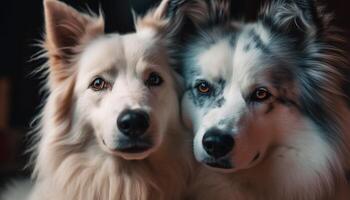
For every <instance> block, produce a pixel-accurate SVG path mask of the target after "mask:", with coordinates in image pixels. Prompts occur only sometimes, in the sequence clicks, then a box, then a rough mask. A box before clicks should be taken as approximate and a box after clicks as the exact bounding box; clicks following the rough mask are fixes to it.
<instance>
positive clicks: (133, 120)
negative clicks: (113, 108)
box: [117, 110, 149, 138]
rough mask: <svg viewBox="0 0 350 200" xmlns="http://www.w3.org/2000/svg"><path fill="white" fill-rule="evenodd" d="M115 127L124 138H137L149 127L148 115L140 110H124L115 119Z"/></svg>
mask: <svg viewBox="0 0 350 200" xmlns="http://www.w3.org/2000/svg"><path fill="white" fill-rule="evenodd" d="M117 126H118V129H119V130H120V132H122V133H123V134H124V135H125V136H127V137H131V138H138V137H140V136H142V135H144V134H145V132H146V131H147V129H148V127H149V115H148V114H147V113H146V112H145V111H142V110H124V111H123V112H122V113H121V114H120V115H119V117H118V119H117Z"/></svg>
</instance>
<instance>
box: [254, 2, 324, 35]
mask: <svg viewBox="0 0 350 200" xmlns="http://www.w3.org/2000/svg"><path fill="white" fill-rule="evenodd" d="M328 18H329V15H323V16H322V17H321V16H320V7H318V6H317V5H316V2H315V0H272V2H271V3H270V4H268V5H267V6H265V8H263V9H262V11H261V14H260V19H261V20H262V21H263V23H266V24H267V25H268V27H272V28H276V29H277V31H280V32H283V33H286V34H289V36H292V37H294V38H298V39H302V40H303V41H305V40H306V39H308V38H312V37H315V36H317V35H318V34H320V33H322V31H323V29H324V26H325V25H326V24H327V21H328V20H329V19H328Z"/></svg>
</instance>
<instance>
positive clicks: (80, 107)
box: [44, 0, 180, 159]
mask: <svg viewBox="0 0 350 200" xmlns="http://www.w3.org/2000/svg"><path fill="white" fill-rule="evenodd" d="M167 4H168V1H163V2H162V3H161V4H160V5H159V7H157V8H156V9H154V10H152V11H150V12H149V13H147V14H146V15H145V16H144V17H141V18H139V19H137V21H136V30H137V31H136V32H135V33H130V34H126V35H120V34H104V22H103V19H102V17H96V16H92V15H86V14H82V13H79V12H78V11H76V10H74V9H73V8H71V7H69V6H67V5H66V4H64V3H61V2H58V1H54V0H46V1H45V17H46V40H45V43H44V45H45V48H46V49H47V53H48V57H49V66H50V67H49V70H48V71H49V90H50V96H49V101H48V102H49V103H48V104H52V105H51V107H53V108H54V109H53V110H52V111H50V113H51V115H52V116H50V117H53V119H54V123H55V127H64V130H63V131H62V132H63V133H61V134H62V137H63V138H66V139H65V140H69V141H70V143H72V144H76V145H84V142H86V140H89V139H87V138H89V137H90V135H94V137H93V138H94V139H92V140H93V141H97V143H98V144H99V146H100V147H101V148H102V149H103V151H105V152H107V153H109V154H112V155H117V156H121V157H123V158H124V159H143V158H145V157H147V156H148V155H150V154H151V153H152V152H154V151H156V150H157V149H158V148H159V146H160V145H161V144H162V142H163V139H164V137H166V135H165V133H166V132H167V130H168V129H169V128H170V126H177V125H178V124H179V123H180V122H178V121H179V120H178V119H179V116H178V113H179V109H178V107H179V106H178V86H177V85H176V81H175V78H176V76H175V73H174V72H173V70H172V69H171V68H170V60H171V55H170V53H169V51H168V48H169V46H168V45H169V44H170V41H169V40H170V37H171V34H173V33H174V31H175V30H176V27H174V25H176V21H172V20H170V19H168V18H167V16H166V10H167ZM170 24H172V26H171V29H170ZM47 107H50V105H49V106H47ZM67 129H69V131H67ZM67 138H70V139H67ZM89 141H91V140H89Z"/></svg>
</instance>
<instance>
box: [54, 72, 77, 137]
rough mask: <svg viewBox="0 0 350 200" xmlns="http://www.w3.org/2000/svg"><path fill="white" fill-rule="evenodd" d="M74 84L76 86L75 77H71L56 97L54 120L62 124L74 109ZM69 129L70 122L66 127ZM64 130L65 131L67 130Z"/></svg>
mask: <svg viewBox="0 0 350 200" xmlns="http://www.w3.org/2000/svg"><path fill="white" fill-rule="evenodd" d="M74 86H75V77H73V78H71V79H70V81H69V82H68V83H66V85H65V86H64V88H62V92H61V93H60V94H59V96H57V98H56V102H55V103H56V104H57V105H56V107H55V109H56V110H55V111H54V113H55V119H54V121H55V122H56V123H57V124H61V123H62V121H64V120H65V119H67V117H69V115H70V113H71V110H72V108H71V107H72V102H73V98H74ZM65 129H67V130H69V129H70V124H67V127H66V128H65ZM67 130H64V132H67Z"/></svg>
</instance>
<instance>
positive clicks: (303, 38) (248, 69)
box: [182, 0, 350, 200]
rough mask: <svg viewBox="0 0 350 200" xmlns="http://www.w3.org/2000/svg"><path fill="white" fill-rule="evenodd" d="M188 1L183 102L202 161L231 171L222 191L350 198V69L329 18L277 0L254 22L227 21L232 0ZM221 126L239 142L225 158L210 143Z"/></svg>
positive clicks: (305, 3)
mask: <svg viewBox="0 0 350 200" xmlns="http://www.w3.org/2000/svg"><path fill="white" fill-rule="evenodd" d="M189 4H192V5H196V6H192V8H193V9H192V10H191V9H189V10H187V16H188V18H189V19H191V21H192V23H193V24H194V25H195V26H196V29H197V31H196V33H194V34H193V37H192V38H191V39H190V40H188V41H187V43H186V45H185V46H186V47H185V50H183V51H182V52H183V58H182V59H183V63H182V71H183V75H184V77H185V80H186V92H185V95H184V98H183V103H182V104H183V105H182V106H183V110H184V111H185V112H184V118H185V121H186V123H187V124H188V126H189V127H191V128H192V129H193V131H194V133H195V138H194V152H195V156H196V159H197V160H198V161H200V162H202V163H204V164H205V165H209V166H212V167H211V168H212V169H213V170H215V171H219V173H222V175H223V179H224V180H221V181H223V182H220V183H218V185H220V186H219V187H217V191H216V194H221V195H222V199H228V198H230V199H244V200H247V199H252V200H257V199H269V200H272V199H276V200H277V199H286V200H289V199H290V200H292V199H293V200H334V199H336V200H345V199H348V198H349V196H350V189H349V188H350V187H349V183H348V182H347V180H346V175H345V174H346V171H347V170H349V167H350V165H349V161H350V159H349V158H350V157H349V150H350V148H349V144H350V131H349V124H350V110H349V91H348V90H346V88H349V85H350V84H349V80H348V79H349V77H348V75H349V65H348V64H347V62H346V60H345V59H344V56H343V53H342V49H341V48H340V46H341V39H340V37H339V34H338V33H337V32H336V31H335V29H334V28H333V27H332V26H331V23H330V19H331V18H330V15H327V14H325V13H324V12H323V9H322V8H321V7H319V6H317V5H316V3H315V2H314V1H312V0H298V1H292V0H272V1H271V2H270V3H269V4H268V5H266V6H265V7H264V8H263V9H262V11H261V14H260V16H259V18H258V19H257V20H256V21H255V22H251V23H246V22H241V21H238V22H237V21H234V20H232V19H230V18H229V17H228V16H230V13H229V11H230V9H228V8H227V7H228V5H229V1H226V0H209V1H205V2H204V1H200V0H188V5H189ZM203 88H204V89H203ZM207 89H208V90H207ZM260 89H263V92H264V93H259V92H261V90H260ZM203 91H205V92H203ZM207 91H208V92H207ZM261 94H262V95H263V97H264V96H265V97H266V98H264V99H263V100H259V99H258V97H259V96H260V97H261ZM257 95H258V97H256V96H257ZM266 95H267V96H266ZM213 130H215V133H216V134H217V135H227V136H229V137H230V138H232V140H233V141H234V145H232V147H231V149H230V150H229V151H228V152H227V153H226V154H225V155H223V156H218V157H214V156H212V155H210V154H209V153H208V152H209V151H211V150H212V147H210V146H209V147H208V148H207V149H206V148H205V147H204V137H205V135H206V134H207V133H209V132H210V131H212V132H213ZM230 138H229V139H230ZM223 145H224V144H223ZM218 148H219V147H218ZM199 179H201V178H199ZM205 179H207V177H205V175H202V180H205ZM219 196H220V195H218V197H217V198H216V199H219V198H220V197H219ZM203 199H206V198H205V197H203ZM207 199H211V198H207Z"/></svg>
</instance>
